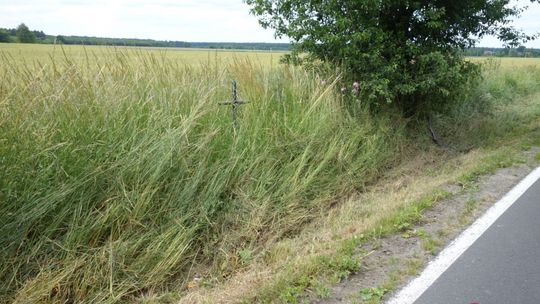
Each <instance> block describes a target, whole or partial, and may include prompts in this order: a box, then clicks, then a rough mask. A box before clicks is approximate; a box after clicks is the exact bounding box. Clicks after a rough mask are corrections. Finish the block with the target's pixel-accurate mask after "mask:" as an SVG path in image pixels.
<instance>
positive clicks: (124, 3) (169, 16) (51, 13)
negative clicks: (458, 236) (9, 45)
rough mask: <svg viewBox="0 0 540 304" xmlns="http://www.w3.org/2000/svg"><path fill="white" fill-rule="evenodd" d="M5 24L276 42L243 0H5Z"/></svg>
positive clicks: (0, 1)
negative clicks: (15, 0) (252, 14)
mask: <svg viewBox="0 0 540 304" xmlns="http://www.w3.org/2000/svg"><path fill="white" fill-rule="evenodd" d="M0 11H2V19H1V20H0V27H16V26H17V25H18V24H19V23H21V22H24V23H26V24H27V25H28V26H29V27H30V28H31V29H36V30H43V31H44V32H46V33H48V34H52V35H58V34H63V35H86V36H102V37H124V38H152V39H159V40H183V41H228V42H229V41H231V42H274V41H276V40H275V39H274V36H273V33H272V32H271V31H268V30H264V29H262V28H261V27H260V26H259V24H258V22H257V19H256V17H254V16H251V15H250V14H249V7H248V6H247V5H246V4H244V3H243V1H242V0H178V1H172V0H157V1H151V0H131V1H128V0H110V1H106V0H93V1H89V0H40V1H29V0H19V1H17V2H15V3H14V2H13V1H11V0H0Z"/></svg>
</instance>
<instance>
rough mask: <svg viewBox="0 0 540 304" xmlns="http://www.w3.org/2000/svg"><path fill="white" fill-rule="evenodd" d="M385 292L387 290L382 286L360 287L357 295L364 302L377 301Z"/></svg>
mask: <svg viewBox="0 0 540 304" xmlns="http://www.w3.org/2000/svg"><path fill="white" fill-rule="evenodd" d="M387 292H388V290H387V289H385V288H382V287H372V288H362V289H360V291H359V295H360V298H361V299H362V301H364V303H365V302H367V303H379V301H380V300H381V299H382V297H384V295H385V294H386V293H387Z"/></svg>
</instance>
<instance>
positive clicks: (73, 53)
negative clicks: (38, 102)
mask: <svg viewBox="0 0 540 304" xmlns="http://www.w3.org/2000/svg"><path fill="white" fill-rule="evenodd" d="M139 52H142V53H150V54H154V55H159V56H165V57H166V58H168V59H178V60H180V61H181V62H182V63H185V64H189V65H198V64H204V63H216V62H217V63H227V62H232V61H235V60H244V59H249V60H250V61H251V62H252V63H255V64H260V65H262V66H272V65H276V64H279V58H280V57H281V56H282V55H283V54H285V53H286V52H283V51H251V50H210V49H188V48H144V47H118V46H80V45H63V46H60V45H41V44H32V45H28V44H17V43H4V44H0V54H7V55H8V56H9V58H10V60H13V61H16V62H27V63H33V62H36V61H37V62H40V63H46V62H47V60H50V59H51V58H56V59H60V58H62V57H64V53H65V54H66V55H67V56H68V57H69V58H70V59H72V60H87V58H88V59H90V60H91V59H95V58H96V57H97V58H100V57H107V56H114V55H118V54H120V53H122V54H131V53H139ZM470 60H471V61H473V62H486V61H488V60H490V61H494V62H495V63H500V65H501V67H502V68H521V67H540V58H498V57H490V58H486V57H480V58H479V57H471V58H470Z"/></svg>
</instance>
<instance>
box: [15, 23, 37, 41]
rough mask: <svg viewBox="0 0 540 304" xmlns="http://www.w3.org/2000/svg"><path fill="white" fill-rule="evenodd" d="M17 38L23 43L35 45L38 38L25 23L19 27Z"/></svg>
mask: <svg viewBox="0 0 540 304" xmlns="http://www.w3.org/2000/svg"><path fill="white" fill-rule="evenodd" d="M17 38H19V42H21V43H33V42H35V41H36V36H35V35H34V33H32V32H31V31H30V29H29V28H28V26H26V24H24V23H21V24H20V25H19V26H18V27H17Z"/></svg>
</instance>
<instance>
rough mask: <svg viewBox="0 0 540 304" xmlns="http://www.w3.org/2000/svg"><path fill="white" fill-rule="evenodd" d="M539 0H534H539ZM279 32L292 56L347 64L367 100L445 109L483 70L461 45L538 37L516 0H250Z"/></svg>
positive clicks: (262, 19) (266, 24)
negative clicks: (525, 26) (528, 29)
mask: <svg viewBox="0 0 540 304" xmlns="http://www.w3.org/2000/svg"><path fill="white" fill-rule="evenodd" d="M538 1H539V0H533V1H531V2H538ZM246 3H247V4H248V5H250V6H251V12H252V14H254V15H256V16H258V17H259V22H260V23H261V25H262V26H263V27H265V28H271V29H274V30H275V33H276V36H277V37H283V36H287V37H289V38H290V39H291V42H292V44H293V52H292V54H290V55H288V58H286V59H287V60H289V61H291V62H294V63H301V62H303V61H306V60H312V61H313V60H316V61H320V60H322V61H325V62H330V63H332V64H338V65H340V66H342V67H343V68H344V69H346V71H347V72H348V73H347V74H348V75H350V77H351V79H350V80H357V81H359V82H360V94H362V95H363V99H364V100H368V101H371V102H372V103H375V104H378V103H381V102H389V103H390V102H396V103H398V105H400V106H401V107H402V108H403V109H404V110H405V111H407V112H417V111H418V110H420V109H428V108H429V107H434V108H440V107H441V104H442V103H444V102H448V101H449V100H450V99H452V97H453V96H454V97H455V96H456V95H457V94H454V93H456V92H457V91H459V88H460V87H461V86H462V85H464V84H465V83H467V82H468V81H469V80H470V78H471V77H473V76H474V75H475V71H476V70H477V69H476V68H475V67H474V65H472V64H471V63H468V62H466V61H464V60H463V58H462V56H461V52H460V51H461V50H463V49H464V48H467V47H471V46H474V44H475V43H476V42H477V41H478V40H479V39H480V38H482V37H483V36H486V35H495V36H497V37H498V38H499V39H501V40H502V41H504V42H505V43H506V44H507V45H508V46H517V45H519V44H521V43H523V42H525V41H528V40H530V39H533V38H534V37H533V36H530V35H526V34H524V33H522V32H520V31H519V30H517V29H516V28H514V27H512V26H511V24H510V21H511V19H512V18H514V17H518V16H519V15H520V13H521V12H522V11H523V9H524V8H519V7H514V6H510V5H509V0H491V1H486V0H467V1H455V0H436V1H411V0H246Z"/></svg>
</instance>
